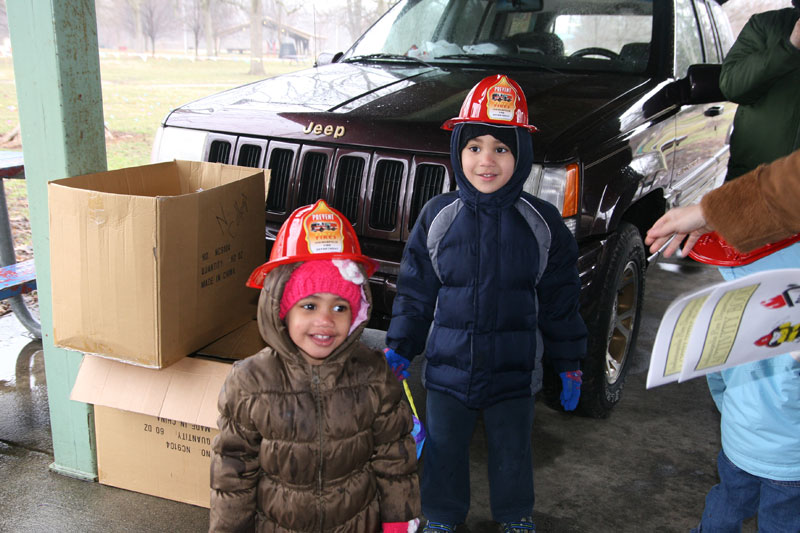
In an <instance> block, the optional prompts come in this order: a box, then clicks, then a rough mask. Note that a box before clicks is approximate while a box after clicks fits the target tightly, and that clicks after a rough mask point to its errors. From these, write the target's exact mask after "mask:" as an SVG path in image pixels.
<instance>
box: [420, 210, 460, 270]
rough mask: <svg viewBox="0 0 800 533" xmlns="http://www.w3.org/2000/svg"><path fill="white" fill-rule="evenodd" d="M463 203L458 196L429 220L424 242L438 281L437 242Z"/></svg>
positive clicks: (440, 239)
mask: <svg viewBox="0 0 800 533" xmlns="http://www.w3.org/2000/svg"><path fill="white" fill-rule="evenodd" d="M463 205H464V204H463V203H462V202H461V200H460V199H458V198H457V199H456V200H454V201H453V202H452V203H450V204H448V205H446V206H445V207H444V208H442V210H441V211H439V213H437V214H436V216H435V217H434V219H433V222H431V226H430V228H428V240H427V242H426V245H427V246H428V255H429V256H430V258H431V265H433V270H434V272H436V277H437V278H439V282H440V283H441V281H442V275H441V273H440V272H439V263H438V256H439V243H440V242H441V241H442V238H443V237H444V234H445V233H447V230H448V229H449V228H450V225H451V224H452V223H453V220H454V219H455V218H456V215H458V212H459V211H461V208H462V207H463Z"/></svg>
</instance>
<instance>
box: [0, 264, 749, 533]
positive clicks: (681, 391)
mask: <svg viewBox="0 0 800 533" xmlns="http://www.w3.org/2000/svg"><path fill="white" fill-rule="evenodd" d="M719 280H720V278H719V275H718V274H717V272H716V269H714V268H710V267H705V266H702V265H697V264H696V263H691V262H688V261H683V260H677V261H671V260H662V262H661V263H659V264H657V265H656V266H655V267H654V268H653V269H651V272H650V273H649V274H648V281H647V287H646V296H645V309H644V314H643V318H642V328H641V332H640V335H639V343H638V348H637V350H636V352H635V354H634V359H633V361H632V362H633V367H632V368H631V372H630V374H629V375H628V378H627V381H626V386H625V390H624V393H623V398H622V401H621V403H620V404H619V405H618V406H617V407H616V408H615V410H614V412H613V414H612V415H611V417H610V418H608V419H606V420H594V419H587V418H581V417H576V416H571V415H567V414H564V413H560V412H556V411H553V410H551V409H549V408H548V407H546V406H545V405H544V404H542V403H541V402H539V403H538V404H537V414H536V422H535V425H534V434H533V445H534V461H535V480H536V481H535V482H536V507H535V513H534V519H535V522H536V524H537V531H539V532H540V533H541V532H576V533H588V532H607V531H609V532H610V531H615V532H631V533H640V532H672V531H676V532H677V531H684V532H685V531H688V530H689V529H690V528H691V527H694V526H695V525H696V523H697V521H698V520H699V517H700V515H701V513H702V509H703V500H704V497H705V494H706V492H707V490H708V489H709V488H710V487H711V486H712V485H713V484H714V483H716V481H717V476H716V464H715V462H716V455H717V452H718V451H719V429H718V425H719V415H718V413H717V411H716V409H715V407H714V404H713V402H712V400H711V398H710V396H709V394H708V390H707V388H706V385H705V380H704V379H702V378H700V379H695V380H691V381H688V382H686V383H682V384H671V385H666V386H662V387H658V388H655V389H652V390H645V377H646V373H647V365H648V360H649V353H650V347H651V346H652V343H653V340H654V338H655V334H656V331H657V328H658V323H659V319H660V317H661V315H662V313H663V312H664V310H665V309H666V307H667V306H668V305H669V303H670V302H671V301H672V300H673V299H674V298H675V297H676V296H677V295H678V294H681V293H683V292H686V291H690V290H694V289H697V288H700V287H702V286H704V285H707V284H710V283H714V282H717V281H719ZM365 341H366V342H367V343H369V344H374V345H381V344H382V341H383V333H382V332H379V331H368V332H367V333H366V335H365ZM420 363H421V360H420V358H417V360H415V361H414V362H413V364H412V367H411V371H412V377H411V380H410V383H412V390H413V391H414V396H415V401H416V403H417V407H418V409H420V410H421V411H424V404H425V401H424V400H425V397H424V391H423V390H422V389H421V387H420V386H419V372H420ZM423 418H424V417H423ZM470 459H471V465H472V466H471V473H472V477H473V479H472V506H471V509H470V514H469V516H468V519H467V526H468V528H469V531H471V532H473V533H482V532H490V531H491V532H493V531H496V530H497V529H496V525H495V524H494V523H493V522H492V521H491V519H490V511H489V496H488V494H489V493H488V484H487V478H486V472H485V464H486V449H485V446H484V444H483V434H482V428H481V426H480V425H479V427H478V429H477V431H476V434H475V438H474V439H473V443H472V448H471V457H470ZM52 462H53V449H52V441H51V437H50V425H49V409H48V405H47V387H46V383H45V376H44V358H43V354H42V351H41V344H40V343H39V342H38V341H35V340H33V339H31V337H30V336H29V334H28V333H27V332H26V330H25V329H24V328H23V327H22V326H21V325H20V324H19V322H18V321H17V320H16V319H15V318H14V317H13V315H6V316H3V317H0V479H2V484H0V532H5V531H8V532H15V533H16V532H20V533H22V532H34V531H35V532H50V531H53V532H64V531H70V532H71V531H80V532H101V531H102V532H108V531H129V532H157V531H158V532H160V531H164V532H184V531H186V532H190V531H204V530H207V528H208V510H207V509H204V508H201V507H196V506H193V505H187V504H181V503H177V502H172V501H169V500H165V499H160V498H155V497H152V496H147V495H143V494H137V493H134V492H129V491H125V490H121V489H116V488H113V487H107V486H104V485H100V484H99V483H92V482H87V481H80V480H77V479H73V478H69V477H66V476H63V475H60V474H56V473H53V472H51V471H50V470H49V465H50V464H51V463H52ZM751 522H752V521H751ZM744 531H745V532H750V531H755V526H754V524H753V523H748V524H747V525H746V527H745V528H744Z"/></svg>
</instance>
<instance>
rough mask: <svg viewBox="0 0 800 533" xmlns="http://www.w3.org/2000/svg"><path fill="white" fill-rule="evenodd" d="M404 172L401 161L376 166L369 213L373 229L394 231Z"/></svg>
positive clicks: (386, 161)
mask: <svg viewBox="0 0 800 533" xmlns="http://www.w3.org/2000/svg"><path fill="white" fill-rule="evenodd" d="M404 171H405V168H403V164H402V163H401V162H399V161H390V160H384V161H379V162H378V164H377V165H376V167H375V181H374V183H373V185H372V204H371V209H370V213H369V225H370V226H372V227H373V228H376V229H380V230H384V231H391V230H393V229H394V227H395V222H396V221H397V208H398V205H399V202H400V185H401V183H402V181H403V174H404V173H405V172H404Z"/></svg>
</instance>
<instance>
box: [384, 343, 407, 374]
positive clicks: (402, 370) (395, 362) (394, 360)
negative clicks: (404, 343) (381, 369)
mask: <svg viewBox="0 0 800 533" xmlns="http://www.w3.org/2000/svg"><path fill="white" fill-rule="evenodd" d="M383 353H384V355H386V362H387V363H389V368H391V369H392V372H394V375H395V377H396V378H397V379H398V380H399V381H403V380H404V379H407V378H408V376H409V373H408V365H410V364H411V362H410V361H409V360H408V359H406V358H405V357H403V356H402V355H400V354H399V353H397V352H395V351H394V350H392V349H391V348H385V349H384V350H383Z"/></svg>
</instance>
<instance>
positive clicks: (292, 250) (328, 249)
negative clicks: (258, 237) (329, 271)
mask: <svg viewBox="0 0 800 533" xmlns="http://www.w3.org/2000/svg"><path fill="white" fill-rule="evenodd" d="M312 259H351V260H353V261H356V262H357V263H361V265H363V266H364V269H365V270H366V271H367V276H371V275H372V274H374V273H375V270H377V268H378V263H376V262H375V261H374V260H372V259H370V258H369V257H367V256H365V255H362V254H361V246H360V245H359V244H358V238H357V237H356V232H355V230H353V226H352V225H350V221H349V220H347V217H345V216H344V215H342V214H341V213H340V212H339V211H337V210H336V209H333V208H332V207H329V206H328V204H326V203H325V200H317V203H315V204H314V205H306V206H303V207H298V208H297V209H295V210H294V212H293V213H292V214H291V215H289V218H287V219H286V221H285V222H284V223H283V225H282V226H281V229H280V230H278V236H277V237H276V238H275V243H274V244H273V245H272V251H271V252H270V254H269V261H267V262H266V263H264V264H263V265H261V266H260V267H258V268H256V269H255V270H254V271H253V273H252V274H250V278H249V279H248V280H247V286H248V287H253V288H254V289H260V288H262V287H263V286H264V277H265V276H266V275H267V273H268V272H269V271H270V270H272V269H273V268H275V267H277V266H279V265H285V264H288V263H298V262H300V261H310V260H312Z"/></svg>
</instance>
